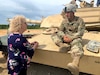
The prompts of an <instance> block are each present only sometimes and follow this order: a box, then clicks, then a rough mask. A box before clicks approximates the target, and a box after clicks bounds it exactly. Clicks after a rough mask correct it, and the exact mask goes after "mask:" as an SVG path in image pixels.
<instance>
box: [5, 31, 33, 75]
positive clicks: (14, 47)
mask: <svg viewBox="0 0 100 75" xmlns="http://www.w3.org/2000/svg"><path fill="white" fill-rule="evenodd" d="M33 54H34V50H33V48H32V47H31V45H30V43H29V42H28V41H27V39H26V38H25V37H23V35H22V34H13V33H12V34H9V35H8V60H7V67H8V74H11V75H18V73H19V72H20V70H21V69H26V70H27V65H28V64H29V58H32V56H33Z"/></svg>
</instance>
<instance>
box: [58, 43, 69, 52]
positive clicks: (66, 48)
mask: <svg viewBox="0 0 100 75" xmlns="http://www.w3.org/2000/svg"><path fill="white" fill-rule="evenodd" d="M56 45H57V46H59V47H60V48H59V52H63V53H64V52H68V51H69V50H70V45H68V44H66V43H61V42H60V43H56Z"/></svg>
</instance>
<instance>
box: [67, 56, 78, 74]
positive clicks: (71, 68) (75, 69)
mask: <svg viewBox="0 0 100 75" xmlns="http://www.w3.org/2000/svg"><path fill="white" fill-rule="evenodd" d="M79 60H80V56H77V57H74V59H73V61H72V63H69V64H68V65H67V67H68V70H69V71H71V73H72V74H73V75H79Z"/></svg>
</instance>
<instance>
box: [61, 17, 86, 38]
mask: <svg viewBox="0 0 100 75" xmlns="http://www.w3.org/2000/svg"><path fill="white" fill-rule="evenodd" d="M59 29H60V31H62V33H64V34H65V35H67V36H68V37H69V38H71V39H76V38H81V37H82V36H83V34H84V30H85V23H84V21H83V19H81V18H79V17H75V18H74V20H73V21H72V22H69V21H68V19H67V18H66V19H64V20H63V21H62V24H61V26H60V28H59Z"/></svg>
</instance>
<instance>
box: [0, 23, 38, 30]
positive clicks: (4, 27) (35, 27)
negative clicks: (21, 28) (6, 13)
mask: <svg viewBox="0 0 100 75" xmlns="http://www.w3.org/2000/svg"><path fill="white" fill-rule="evenodd" d="M8 28H9V24H8V25H6V24H0V29H8ZM27 28H28V29H40V25H39V24H37V25H36V24H35V25H28V26H27Z"/></svg>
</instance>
